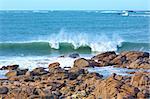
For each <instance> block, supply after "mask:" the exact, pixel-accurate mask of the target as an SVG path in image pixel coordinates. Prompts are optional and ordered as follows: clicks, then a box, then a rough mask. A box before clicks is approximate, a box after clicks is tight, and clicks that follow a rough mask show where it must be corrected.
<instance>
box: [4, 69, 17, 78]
mask: <svg viewBox="0 0 150 99" xmlns="http://www.w3.org/2000/svg"><path fill="white" fill-rule="evenodd" d="M6 76H7V77H8V78H10V77H13V76H17V71H15V70H11V71H9V72H7V73H6Z"/></svg>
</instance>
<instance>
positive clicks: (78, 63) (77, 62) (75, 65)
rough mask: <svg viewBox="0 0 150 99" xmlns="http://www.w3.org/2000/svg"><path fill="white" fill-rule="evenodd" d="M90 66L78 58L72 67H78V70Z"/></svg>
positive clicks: (86, 61)
mask: <svg viewBox="0 0 150 99" xmlns="http://www.w3.org/2000/svg"><path fill="white" fill-rule="evenodd" d="M89 66H90V64H89V62H88V60H86V59H84V58H80V59H77V60H75V61H74V67H78V68H85V67H89Z"/></svg>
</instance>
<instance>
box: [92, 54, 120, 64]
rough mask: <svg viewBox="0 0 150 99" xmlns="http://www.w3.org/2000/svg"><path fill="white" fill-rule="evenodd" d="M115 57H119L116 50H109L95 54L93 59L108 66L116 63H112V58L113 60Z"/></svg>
mask: <svg viewBox="0 0 150 99" xmlns="http://www.w3.org/2000/svg"><path fill="white" fill-rule="evenodd" d="M115 57H117V55H116V53H115V52H114V51H109V52H105V53H101V54H98V55H96V56H94V57H93V58H92V59H91V60H94V61H95V62H97V63H98V64H97V66H108V65H114V64H113V63H111V60H113V59H114V58H115Z"/></svg>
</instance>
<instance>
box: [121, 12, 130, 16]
mask: <svg viewBox="0 0 150 99" xmlns="http://www.w3.org/2000/svg"><path fill="white" fill-rule="evenodd" d="M121 15H122V16H129V13H128V11H122V14H121Z"/></svg>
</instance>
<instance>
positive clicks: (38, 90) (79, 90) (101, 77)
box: [0, 51, 150, 99]
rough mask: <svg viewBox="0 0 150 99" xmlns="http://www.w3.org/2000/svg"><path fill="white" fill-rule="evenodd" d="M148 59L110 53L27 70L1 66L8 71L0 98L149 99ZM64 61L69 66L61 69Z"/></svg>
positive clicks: (142, 54) (133, 53) (142, 55)
mask: <svg viewBox="0 0 150 99" xmlns="http://www.w3.org/2000/svg"><path fill="white" fill-rule="evenodd" d="M149 56H150V55H149V53H148V52H139V51H128V52H121V53H119V54H116V52H114V51H110V52H104V53H101V54H98V55H95V56H94V57H90V58H89V59H86V58H82V57H79V55H77V54H73V55H72V56H71V57H70V58H69V59H72V61H70V60H69V59H68V58H66V59H65V57H61V58H62V60H63V61H62V63H61V62H60V61H59V60H55V61H53V62H52V63H50V64H49V65H47V66H43V67H36V68H33V69H30V70H29V68H24V69H20V67H19V64H18V65H15V64H14V65H10V66H3V67H2V68H1V70H8V71H9V72H7V73H6V76H7V78H4V79H3V78H2V79H0V85H1V87H0V96H1V97H2V98H4V99H9V98H12V97H14V98H22V99H27V98H29V99H34V98H50V99H51V98H52V99H53V98H54V99H58V98H59V99H83V98H85V99H97V98H102V99H112V98H117V99H123V98H125V99H128V98H138V99H139V98H141V99H147V98H150V97H149V96H150V93H149V91H150V90H149V89H150V58H149ZM67 59H68V60H69V61H70V66H66V67H65V65H64V66H62V64H63V63H65V62H68V61H67ZM48 61H49V60H48ZM71 62H72V63H71ZM25 67H27V66H25ZM90 68H91V69H92V68H93V69H94V68H95V69H96V70H95V71H94V70H90ZM109 68H111V69H109ZM115 68H116V69H115ZM102 69H103V71H101V72H97V71H98V70H102ZM113 69H114V70H113ZM117 69H118V71H119V72H118V71H116V70H117ZM122 70H125V71H122ZM130 70H131V71H130ZM132 70H133V71H132ZM107 72H109V73H110V74H109V75H108V74H107ZM105 73H106V74H107V76H106V75H105ZM121 73H122V74H121ZM124 74H126V75H124ZM127 74H129V75H127Z"/></svg>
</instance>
